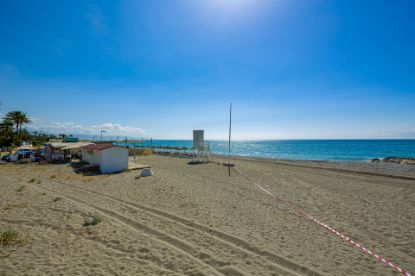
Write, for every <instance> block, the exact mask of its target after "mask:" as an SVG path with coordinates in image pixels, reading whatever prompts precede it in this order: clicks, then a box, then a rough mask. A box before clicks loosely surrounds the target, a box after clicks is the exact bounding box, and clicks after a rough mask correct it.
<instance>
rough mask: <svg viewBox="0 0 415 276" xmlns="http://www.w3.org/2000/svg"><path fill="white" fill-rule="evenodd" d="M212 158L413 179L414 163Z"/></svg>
mask: <svg viewBox="0 0 415 276" xmlns="http://www.w3.org/2000/svg"><path fill="white" fill-rule="evenodd" d="M212 156H213V157H214V158H220V159H225V160H241V161H253V162H259V163H271V164H278V165H287V166H295V167H304V168H308V169H320V170H329V171H337V172H345V173H357V174H363V175H373V176H383V177H394V178H400V179H407V180H415V165H409V164H397V163H383V162H379V163H372V162H360V161H350V162H349V161H327V160H296V159H277V158H265V157H245V156H225V155H213V154H212Z"/></svg>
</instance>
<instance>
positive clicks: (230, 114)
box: [228, 103, 232, 176]
mask: <svg viewBox="0 0 415 276" xmlns="http://www.w3.org/2000/svg"><path fill="white" fill-rule="evenodd" d="M231 133H232V103H231V106H230V108H229V142H228V158H229V157H230V156H231ZM228 173H229V176H231V166H230V161H228Z"/></svg>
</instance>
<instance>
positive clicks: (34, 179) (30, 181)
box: [28, 178, 36, 183]
mask: <svg viewBox="0 0 415 276" xmlns="http://www.w3.org/2000/svg"><path fill="white" fill-rule="evenodd" d="M35 181H36V178H31V179H30V180H29V181H28V182H29V183H33V182H35Z"/></svg>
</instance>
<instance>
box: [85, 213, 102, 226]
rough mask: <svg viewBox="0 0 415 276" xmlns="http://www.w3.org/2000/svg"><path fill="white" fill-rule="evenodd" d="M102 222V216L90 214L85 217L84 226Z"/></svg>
mask: <svg viewBox="0 0 415 276" xmlns="http://www.w3.org/2000/svg"><path fill="white" fill-rule="evenodd" d="M100 222H101V218H100V217H99V216H97V215H95V216H90V217H87V218H85V219H84V224H83V225H82V226H95V225H97V224H99V223H100Z"/></svg>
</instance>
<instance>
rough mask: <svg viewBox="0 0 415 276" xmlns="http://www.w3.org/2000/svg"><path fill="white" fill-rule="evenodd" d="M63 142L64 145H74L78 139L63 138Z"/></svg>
mask: <svg viewBox="0 0 415 276" xmlns="http://www.w3.org/2000/svg"><path fill="white" fill-rule="evenodd" d="M63 141H64V142H65V143H76V142H79V138H75V137H65V139H63Z"/></svg>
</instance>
